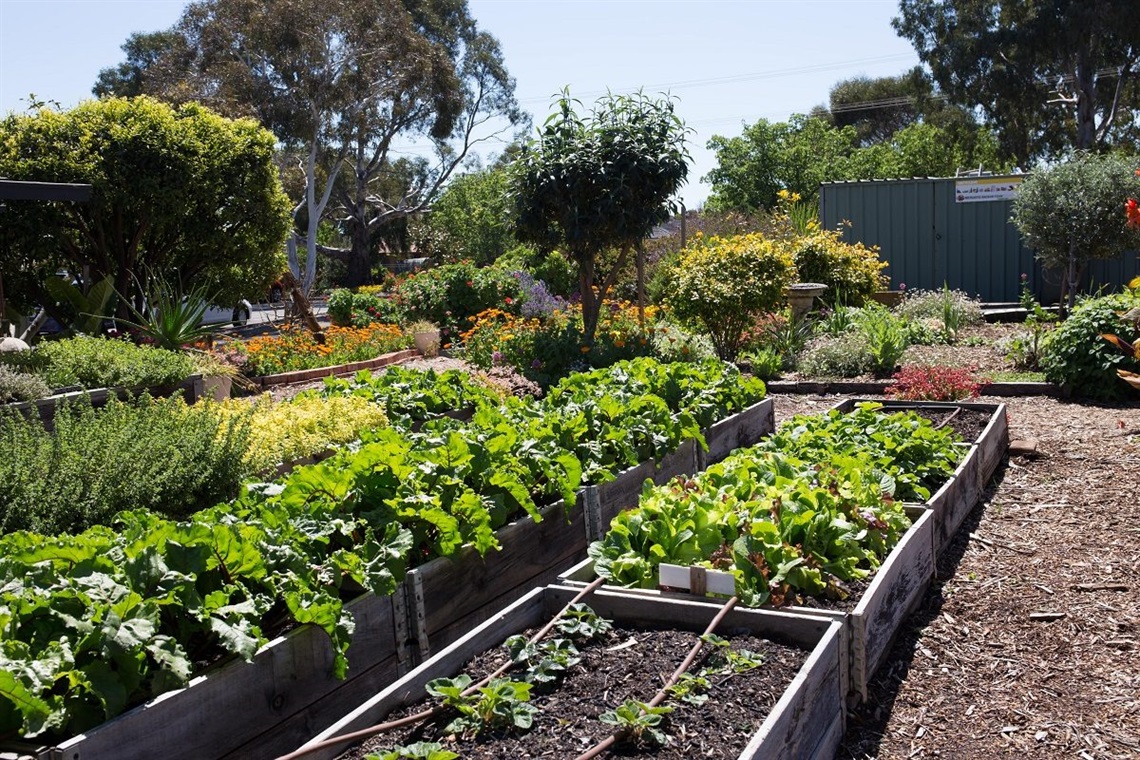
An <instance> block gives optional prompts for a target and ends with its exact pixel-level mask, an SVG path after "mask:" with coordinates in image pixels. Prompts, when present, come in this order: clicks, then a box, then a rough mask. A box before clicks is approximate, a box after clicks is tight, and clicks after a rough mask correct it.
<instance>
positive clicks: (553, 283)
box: [495, 245, 578, 298]
mask: <svg viewBox="0 0 1140 760" xmlns="http://www.w3.org/2000/svg"><path fill="white" fill-rule="evenodd" d="M495 266H497V267H499V268H500V269H504V270H506V271H508V272H530V273H531V275H533V276H534V279H536V280H541V281H542V283H543V284H544V285H545V286H546V289H547V291H548V292H549V293H550V294H551V295H554V296H560V297H562V298H569V297H570V295H571V294H572V293H574V292H575V291H576V290H577V289H578V273H577V272H576V271H575V270H574V262H572V261H571V260H570V259H569V258H568V257H566V256H563V255H562V254H561V253H559V252H558V251H550V252H549V253H539V252H538V251H535V250H534V249H532V248H528V247H526V246H524V245H519V246H515V247H514V248H512V249H510V250H509V251H507V252H506V253H504V254H503V255H502V256H500V257H499V259H498V260H497V261H496V262H495Z"/></svg>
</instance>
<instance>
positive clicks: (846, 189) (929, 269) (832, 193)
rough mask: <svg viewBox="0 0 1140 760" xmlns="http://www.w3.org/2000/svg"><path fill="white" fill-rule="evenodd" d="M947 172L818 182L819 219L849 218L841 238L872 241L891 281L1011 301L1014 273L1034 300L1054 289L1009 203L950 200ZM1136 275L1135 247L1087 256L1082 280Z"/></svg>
mask: <svg viewBox="0 0 1140 760" xmlns="http://www.w3.org/2000/svg"><path fill="white" fill-rule="evenodd" d="M954 182H955V180H954V179H953V178H949V179H904V180H881V181H873V182H837V183H831V184H825V185H822V186H821V187H820V194H819V206H820V220H821V221H822V223H823V225H824V227H825V228H829V229H834V228H835V227H836V226H837V225H839V224H840V223H841V222H842V221H843V220H848V221H850V222H851V227H849V228H847V229H846V231H845V233H844V237H845V238H846V239H847V240H848V241H851V242H854V241H859V242H862V243H864V244H865V245H877V246H879V248H880V249H881V251H882V253H881V255H882V258H883V260H884V261H886V262H887V263H888V264H889V265H890V266H889V268H888V269H887V270H886V274H887V276H889V277H890V279H891V286H892V287H898V285H899V283H906V286H907V289H908V290H913V289H914V288H923V289H927V290H936V289H940V288H941V287H942V285H943V283H946V284H948V285H949V286H950V287H951V288H954V289H957V290H963V291H965V292H966V293H969V294H970V295H973V296H977V297H979V298H981V300H983V301H987V302H1000V301H1016V300H1017V297H1018V294H1019V291H1020V288H1021V274H1022V273H1025V274H1027V275H1029V284H1030V287H1031V288H1032V289H1033V290H1034V292H1035V293H1037V294H1038V297H1039V298H1043V299H1046V300H1053V299H1055V298H1056V297H1057V294H1058V293H1059V285H1058V282H1057V280H1056V277H1055V276H1054V275H1052V274H1051V273H1050V275H1049V276H1046V275H1045V273H1043V272H1042V270H1041V267H1040V265H1039V264H1038V263H1037V262H1036V260H1035V257H1034V255H1033V251H1032V250H1031V249H1029V248H1026V247H1025V246H1024V245H1023V244H1022V241H1021V235H1020V233H1019V232H1018V231H1017V228H1016V227H1014V226H1013V224H1012V223H1011V222H1010V221H1009V218H1010V215H1011V214H1012V210H1013V209H1012V206H1013V203H1012V201H1006V200H999V201H986V202H975V203H958V202H956V201H955V198H954ZM1138 274H1140V260H1138V257H1137V254H1136V253H1135V252H1130V253H1127V254H1125V256H1124V257H1123V258H1121V259H1116V260H1113V261H1101V262H1093V263H1092V264H1091V265H1090V267H1089V273H1088V276H1087V278H1086V280H1088V281H1089V282H1091V283H1092V286H1093V287H1096V286H1097V285H1100V284H1107V285H1109V286H1110V287H1113V288H1118V287H1119V286H1120V285H1121V284H1122V283H1126V282H1128V281H1129V280H1131V279H1132V278H1133V277H1136V276H1137V275H1138Z"/></svg>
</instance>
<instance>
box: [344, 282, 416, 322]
mask: <svg viewBox="0 0 1140 760" xmlns="http://www.w3.org/2000/svg"><path fill="white" fill-rule="evenodd" d="M368 287H370V288H374V287H379V286H368ZM328 314H329V321H330V322H332V323H333V324H334V325H337V326H338V327H367V326H368V325H370V324H372V323H374V322H383V323H386V324H396V323H399V322H402V321H403V310H402V309H401V308H400V304H399V302H398V301H397V300H396V299H394V298H388V297H384V296H381V295H377V294H376V293H375V292H371V290H370V291H369V292H365V291H364V289H363V288H361V289H360V291H358V292H356V293H353V292H352V291H350V290H347V289H345V288H340V289H338V290H334V291H333V292H332V293H330V294H329V308H328Z"/></svg>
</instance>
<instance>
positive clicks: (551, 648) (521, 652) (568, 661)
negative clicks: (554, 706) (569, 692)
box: [503, 636, 581, 688]
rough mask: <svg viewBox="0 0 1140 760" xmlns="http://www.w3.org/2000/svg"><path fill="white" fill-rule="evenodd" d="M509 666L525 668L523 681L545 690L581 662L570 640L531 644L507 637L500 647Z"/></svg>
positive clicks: (522, 639) (525, 639)
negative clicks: (507, 658)
mask: <svg viewBox="0 0 1140 760" xmlns="http://www.w3.org/2000/svg"><path fill="white" fill-rule="evenodd" d="M503 645H504V646H505V647H506V648H507V653H508V655H509V656H510V658H511V664H512V665H514V666H515V667H516V668H517V667H525V668H526V672H525V673H524V674H523V680H525V681H526V682H527V683H529V684H532V685H534V686H536V687H539V688H545V687H549V686H551V685H552V684H554V683H555V682H557V681H558V680H560V679H561V678H562V677H563V676H564V675H565V674H566V671H567V670H569V669H570V668H572V667H573V666H575V665H577V664H578V663H579V662H581V658H580V657H578V648H577V647H576V646H574V642H573V641H571V640H570V639H544V640H543V641H540V642H538V643H537V644H531V643H530V642H529V641H528V640H527V638H526V637H525V636H511V637H510V638H508V639H507V640H506V641H505V642H504V644H503Z"/></svg>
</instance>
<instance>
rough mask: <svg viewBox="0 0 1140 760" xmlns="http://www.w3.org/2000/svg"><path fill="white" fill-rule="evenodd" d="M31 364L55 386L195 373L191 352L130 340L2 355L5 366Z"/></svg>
mask: <svg viewBox="0 0 1140 760" xmlns="http://www.w3.org/2000/svg"><path fill="white" fill-rule="evenodd" d="M3 364H13V365H14V366H15V367H17V368H20V367H21V366H25V367H26V371H28V372H31V373H34V374H36V375H38V376H39V377H41V378H43V380H44V382H46V383H47V384H48V386H50V387H52V388H63V387H65V386H72V385H78V386H81V387H83V388H117V387H126V388H139V387H153V386H160V385H172V384H174V383H180V382H182V381H183V380H185V379H186V378H187V377H189V376H190V375H192V374H193V373H194V368H195V365H194V360H193V359H192V358H190V356H188V355H187V354H185V353H182V352H175V351H167V350H165V349H162V348H156V347H154V346H136V345H135V344H134V343H130V342H128V341H125V340H115V339H112V338H93V337H88V336H84V335H77V336H76V337H74V338H66V339H64V340H54V341H47V342H45V343H41V344H39V345H38V346H36V347H35V348H34V349H32V351H31V352H30V355H28V356H18V355H12V354H8V355H0V365H3Z"/></svg>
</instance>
